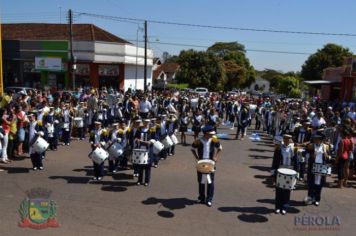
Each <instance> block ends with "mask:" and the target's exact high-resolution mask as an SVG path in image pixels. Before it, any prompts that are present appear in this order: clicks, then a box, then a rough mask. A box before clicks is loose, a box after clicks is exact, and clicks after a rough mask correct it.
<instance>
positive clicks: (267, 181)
mask: <svg viewBox="0 0 356 236" xmlns="http://www.w3.org/2000/svg"><path fill="white" fill-rule="evenodd" d="M254 178H256V179H263V181H262V183H263V184H264V185H266V187H267V188H274V187H275V186H274V180H273V177H272V176H270V175H255V176H254Z"/></svg>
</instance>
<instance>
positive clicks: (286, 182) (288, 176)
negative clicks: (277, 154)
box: [276, 168, 297, 190]
mask: <svg viewBox="0 0 356 236" xmlns="http://www.w3.org/2000/svg"><path fill="white" fill-rule="evenodd" d="M296 183H297V172H296V171H295V170H291V169H286V168H279V169H278V170H277V181H276V186H277V188H282V189H288V190H293V189H294V188H295V184H296Z"/></svg>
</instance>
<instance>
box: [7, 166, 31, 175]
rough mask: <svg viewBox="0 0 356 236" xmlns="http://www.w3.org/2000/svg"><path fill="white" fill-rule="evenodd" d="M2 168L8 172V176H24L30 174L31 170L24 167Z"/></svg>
mask: <svg viewBox="0 0 356 236" xmlns="http://www.w3.org/2000/svg"><path fill="white" fill-rule="evenodd" d="M1 168H2V169H3V170H6V171H7V173H8V174H24V173H29V172H30V169H29V168H24V167H9V166H3V167H1Z"/></svg>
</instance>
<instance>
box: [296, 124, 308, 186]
mask: <svg viewBox="0 0 356 236" xmlns="http://www.w3.org/2000/svg"><path fill="white" fill-rule="evenodd" d="M309 126H310V122H309V120H304V121H303V122H302V126H299V127H297V128H296V129H295V130H294V134H293V139H294V143H295V144H297V145H298V146H301V147H306V146H307V145H308V144H309V143H310V141H311V133H312V132H311V128H309ZM300 157H301V158H299V159H298V160H297V171H298V172H299V180H300V181H303V180H304V173H305V166H306V160H305V158H303V157H305V152H302V153H301V156H300Z"/></svg>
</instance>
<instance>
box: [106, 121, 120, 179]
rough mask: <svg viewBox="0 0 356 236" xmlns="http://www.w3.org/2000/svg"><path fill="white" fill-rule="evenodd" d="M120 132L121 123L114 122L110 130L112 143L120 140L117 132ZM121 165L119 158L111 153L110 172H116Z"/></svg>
mask: <svg viewBox="0 0 356 236" xmlns="http://www.w3.org/2000/svg"><path fill="white" fill-rule="evenodd" d="M118 132H119V123H114V124H112V130H111V132H110V144H111V143H115V142H119V141H121V140H118V137H117V134H118ZM118 166H119V160H118V159H117V158H116V157H113V156H111V155H109V172H112V173H116V172H117V168H118Z"/></svg>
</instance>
